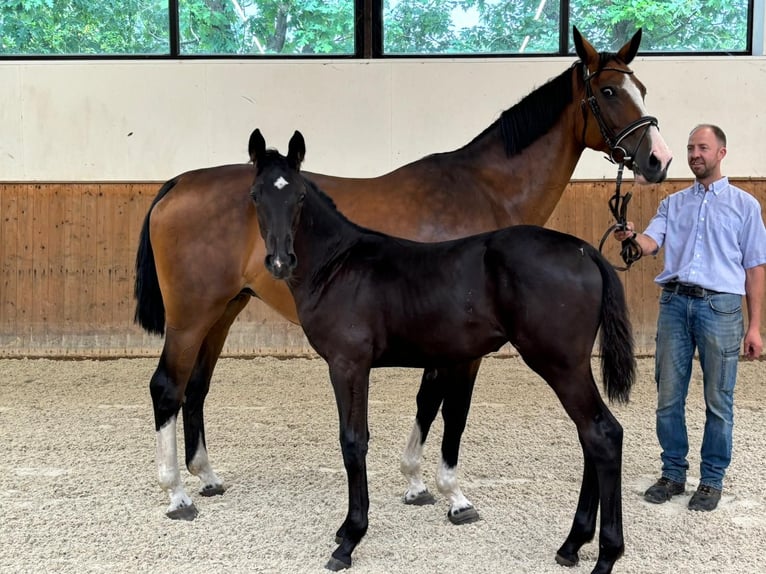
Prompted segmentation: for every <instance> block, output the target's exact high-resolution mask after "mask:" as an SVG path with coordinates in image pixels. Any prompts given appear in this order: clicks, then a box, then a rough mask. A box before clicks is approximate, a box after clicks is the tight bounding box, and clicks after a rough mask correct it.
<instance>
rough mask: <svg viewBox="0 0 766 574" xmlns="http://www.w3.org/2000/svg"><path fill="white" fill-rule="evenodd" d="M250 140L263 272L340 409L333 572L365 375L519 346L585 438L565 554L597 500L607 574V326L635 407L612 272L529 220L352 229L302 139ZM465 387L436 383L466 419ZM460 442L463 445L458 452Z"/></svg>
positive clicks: (613, 446)
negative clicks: (323, 366) (432, 228)
mask: <svg viewBox="0 0 766 574" xmlns="http://www.w3.org/2000/svg"><path fill="white" fill-rule="evenodd" d="M250 145H251V150H252V152H253V157H254V160H255V166H256V168H255V181H254V183H253V186H252V191H251V195H252V197H253V200H254V201H255V205H256V211H257V216H258V223H259V227H260V230H261V235H262V236H263V239H264V242H265V245H266V250H267V255H266V260H265V265H266V268H267V269H268V270H269V272H270V273H271V274H272V275H273V276H274V277H275V278H277V279H283V280H285V282H286V283H287V285H288V287H289V288H290V291H291V292H292V295H293V297H294V299H295V303H296V307H297V311H298V316H299V318H300V323H301V325H302V326H303V329H304V331H305V333H306V336H307V337H308V340H309V342H310V343H311V345H312V347H314V349H316V351H317V353H319V355H321V356H322V357H323V358H324V359H325V360H326V361H327V364H328V366H329V368H330V379H331V382H332V387H333V390H334V392H335V398H336V402H337V406H338V415H339V422H340V446H341V450H342V452H343V462H344V465H345V468H346V473H347V477H348V494H349V501H348V514H347V515H346V519H345V520H344V522H343V524H342V525H341V526H340V528H339V530H338V532H337V539H338V542H339V546H338V548H337V549H336V550H335V552H333V554H332V558H331V559H330V561H329V563H328V564H327V567H328V568H329V569H330V570H340V569H342V568H347V567H349V566H350V565H351V554H352V552H353V550H354V548H355V547H356V546H357V544H359V541H360V540H361V539H362V537H363V536H364V534H365V533H366V531H367V525H368V521H367V515H368V509H369V498H368V492H367V469H366V454H367V445H368V439H369V432H368V418H367V413H368V410H367V409H368V404H367V403H368V385H369V374H370V369H371V368H374V367H387V366H403V367H419V368H427V369H438V368H458V369H459V368H469V367H468V365H471V364H472V363H473V362H475V361H476V360H477V359H479V358H481V357H482V356H484V355H486V354H487V353H490V352H493V351H496V350H497V349H498V348H500V346H502V345H503V344H504V343H506V342H510V343H511V344H513V346H514V347H515V348H516V349H517V350H518V352H519V354H520V355H521V357H522V358H523V359H524V361H525V362H526V363H527V364H528V365H529V366H530V367H531V368H532V369H533V370H534V371H535V372H537V373H538V374H539V375H540V376H542V377H543V378H544V379H545V381H547V383H548V384H549V385H550V386H551V388H552V389H553V390H554V392H555V393H556V395H557V396H558V397H559V400H560V401H561V404H562V405H563V406H564V409H565V410H566V412H567V414H568V415H569V416H570V417H571V418H572V420H573V421H574V422H575V424H576V426H577V432H578V436H579V439H580V443H581V444H582V450H583V456H584V460H585V463H584V472H583V482H582V487H581V490H580V499H579V502H578V505H577V511H576V513H575V518H574V522H573V524H572V528H571V531H570V533H569V536H568V537H567V538H566V540H565V541H564V544H563V545H562V546H561V548H559V550H558V553H557V555H556V560H557V561H558V562H559V563H560V564H565V565H573V564H575V563H576V562H577V560H578V551H579V549H580V547H581V546H582V545H583V544H585V543H586V542H588V541H589V540H591V539H592V538H593V536H594V534H595V531H596V513H597V511H598V509H599V505H600V507H601V531H600V536H599V556H598V561H597V563H596V566H595V568H594V569H593V572H594V573H599V574H603V573H607V572H611V571H612V567H613V565H614V563H615V561H616V560H617V559H618V558H619V557H620V556H621V555H622V553H623V548H624V543H623V532H622V495H621V490H620V488H621V466H622V427H621V426H620V424H619V423H618V422H617V420H616V419H615V418H614V416H613V415H612V414H611V412H610V411H609V410H608V408H607V407H606V405H605V404H604V401H603V400H602V398H601V395H600V394H599V392H598V389H597V386H596V383H595V380H594V378H593V373H592V371H591V352H592V350H593V344H594V342H595V339H596V335H597V333H598V332H599V327H600V332H601V337H600V345H601V353H602V377H603V382H604V386H605V389H606V393H607V395H608V396H609V398H610V399H614V400H618V401H627V400H628V397H629V394H630V389H631V386H632V384H633V380H634V369H635V360H634V356H633V339H632V334H631V327H630V322H629V319H628V315H627V307H626V302H625V297H624V293H623V289H622V284H621V283H620V280H619V278H618V277H617V275H616V273H615V272H614V270H613V269H612V267H611V266H610V265H609V263H608V262H607V261H606V260H605V259H604V258H603V257H602V256H601V255H600V254H599V253H598V251H597V250H596V249H594V248H593V247H592V246H590V245H589V244H587V243H586V242H584V241H582V240H580V239H577V238H576V237H572V236H571V235H566V234H563V233H559V232H556V231H552V230H548V229H544V228H542V227H535V226H515V227H508V228H505V229H502V230H499V231H494V232H489V233H484V234H481V235H473V236H469V237H466V238H464V239H457V240H453V241H448V242H442V243H416V242H412V241H408V240H404V239H399V238H394V237H390V236H387V235H384V234H381V233H378V232H375V231H370V230H367V229H364V228H362V227H360V226H358V225H355V224H353V223H351V222H350V221H348V220H347V219H346V218H345V217H344V216H342V215H341V214H340V213H339V212H338V211H337V209H336V208H335V205H334V204H333V202H332V201H331V200H330V199H329V197H328V196H326V195H325V194H324V193H323V192H321V191H320V190H319V188H318V187H317V186H316V185H315V184H314V183H312V182H311V181H309V180H308V179H305V178H303V177H302V175H301V174H300V172H299V169H300V164H301V162H302V160H303V157H304V155H305V144H304V141H303V136H301V134H300V133H299V132H295V134H294V135H293V137H292V138H291V140H290V144H289V153H288V155H287V157H284V156H282V155H280V154H279V153H278V152H277V151H275V150H267V149H266V143H265V141H264V139H263V136H262V135H261V133H260V131H258V130H255V132H253V135H252V136H251V140H250ZM468 379H470V377H469V378H465V377H455V378H453V379H445V380H442V381H441V384H442V385H444V388H443V392H444V393H445V394H446V395H448V396H450V397H452V398H453V399H454V400H453V401H450V403H451V404H453V405H458V404H459V406H458V407H454V406H453V408H459V409H461V410H462V412H463V414H464V415H467V413H468V408H469V405H470V399H471V392H472V386H473V385H472V380H471V384H469V383H468V382H467V380H468ZM445 404H446V403H445ZM463 420H465V419H463ZM459 438H460V437H459V435H458V436H457V437H456V439H457V442H458V443H459ZM445 440H450V437H445ZM453 446H454V448H455V452H457V448H458V447H459V444H455V445H453ZM567 455H569V453H567ZM442 478H443V480H447V478H445V477H442Z"/></svg>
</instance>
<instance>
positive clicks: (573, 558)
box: [556, 554, 580, 568]
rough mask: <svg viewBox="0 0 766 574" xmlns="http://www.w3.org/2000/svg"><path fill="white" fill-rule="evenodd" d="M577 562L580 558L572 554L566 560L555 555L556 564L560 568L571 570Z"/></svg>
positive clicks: (559, 555)
mask: <svg viewBox="0 0 766 574" xmlns="http://www.w3.org/2000/svg"><path fill="white" fill-rule="evenodd" d="M579 561H580V557H579V556H578V555H577V554H574V555H572V556H570V557H568V558H565V557H564V556H562V555H561V554H556V563H557V564H559V565H560V566H569V567H570V568H571V567H572V566H577V563H578V562H579Z"/></svg>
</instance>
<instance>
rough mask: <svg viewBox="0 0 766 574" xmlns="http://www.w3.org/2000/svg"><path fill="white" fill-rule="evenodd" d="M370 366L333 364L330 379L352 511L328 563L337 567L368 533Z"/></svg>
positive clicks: (345, 563)
mask: <svg viewBox="0 0 766 574" xmlns="http://www.w3.org/2000/svg"><path fill="white" fill-rule="evenodd" d="M369 374H370V371H369V368H365V369H363V368H359V367H357V366H355V365H351V364H348V363H347V362H345V361H343V362H341V361H337V362H335V363H331V365H330V379H331V381H332V386H333V390H334V391H335V400H336V403H337V406H338V420H339V431H340V433H339V434H340V448H341V451H342V453H343V465H344V466H345V468H346V476H347V480H348V512H347V514H346V519H345V520H344V521H343V524H342V525H341V527H340V528H339V529H338V532H337V534H336V540H338V541H339V546H338V548H337V549H336V550H335V552H333V553H332V557H331V558H330V560H329V562H328V563H327V568H328V569H329V570H333V571H337V570H342V569H344V568H349V567H350V566H351V553H352V552H353V551H354V549H355V548H356V547H357V545H358V544H359V542H360V541H361V540H362V537H364V535H365V534H366V533H367V525H368V513H369V509H370V499H369V493H368V490H367V448H368V443H369V438H370V437H369V431H368V426H367V424H368V423H367V408H368V404H367V401H368V396H369Z"/></svg>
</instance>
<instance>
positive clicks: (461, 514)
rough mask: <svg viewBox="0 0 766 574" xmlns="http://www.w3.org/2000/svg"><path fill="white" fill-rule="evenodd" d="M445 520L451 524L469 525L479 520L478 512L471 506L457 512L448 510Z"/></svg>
mask: <svg viewBox="0 0 766 574" xmlns="http://www.w3.org/2000/svg"><path fill="white" fill-rule="evenodd" d="M447 518H449V521H450V522H451V523H452V524H470V523H471V522H476V521H477V520H481V517H480V516H479V511H478V510H476V509H475V508H474V507H473V506H468V507H466V508H459V509H458V510H450V511H449V512H448V513H447Z"/></svg>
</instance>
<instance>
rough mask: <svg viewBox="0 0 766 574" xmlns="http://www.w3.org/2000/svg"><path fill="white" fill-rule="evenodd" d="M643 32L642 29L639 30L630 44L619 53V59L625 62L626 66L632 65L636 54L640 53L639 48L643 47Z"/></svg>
mask: <svg viewBox="0 0 766 574" xmlns="http://www.w3.org/2000/svg"><path fill="white" fill-rule="evenodd" d="M641 30H642V28H639V29H638V32H636V33H635V34H633V37H632V38H631V39H630V42H628V43H627V44H625V45H624V46H623V47H622V48H620V50H619V51H618V52H617V57H618V58H619V59H620V60H622V61H623V62H625V63H626V64H630V63H631V62H632V61H633V58H635V57H636V53H637V52H638V47H639V46H640V45H641Z"/></svg>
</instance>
